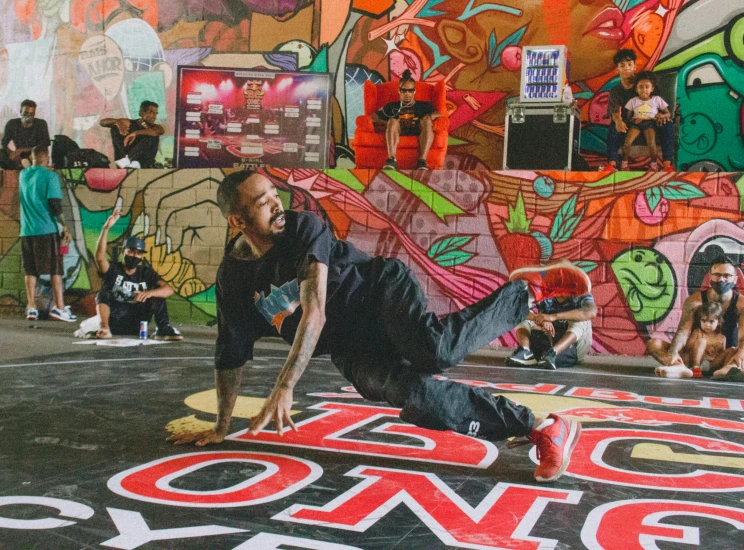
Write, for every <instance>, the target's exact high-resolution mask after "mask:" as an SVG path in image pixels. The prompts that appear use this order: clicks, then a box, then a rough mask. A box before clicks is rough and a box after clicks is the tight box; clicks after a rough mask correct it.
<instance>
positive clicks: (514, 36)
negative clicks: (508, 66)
mask: <svg viewBox="0 0 744 550" xmlns="http://www.w3.org/2000/svg"><path fill="white" fill-rule="evenodd" d="M526 30H527V25H525V26H524V27H522V28H521V29H517V30H516V31H514V32H513V33H511V34H510V35H509V36H507V37H506V38H504V39H503V40H502V41H501V44H499V47H498V49H497V50H496V58H497V59H501V52H503V51H504V48H506V47H507V46H518V45H519V42H520V40H522V37H523V36H524V32H525V31H526Z"/></svg>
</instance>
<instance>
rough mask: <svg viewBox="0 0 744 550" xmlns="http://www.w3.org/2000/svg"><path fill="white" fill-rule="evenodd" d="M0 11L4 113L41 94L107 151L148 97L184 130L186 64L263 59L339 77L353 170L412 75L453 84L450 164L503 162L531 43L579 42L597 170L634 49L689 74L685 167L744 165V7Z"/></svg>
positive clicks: (83, 6) (538, 1) (144, 3)
mask: <svg viewBox="0 0 744 550" xmlns="http://www.w3.org/2000/svg"><path fill="white" fill-rule="evenodd" d="M0 12H1V13H2V15H3V17H2V23H0V74H2V75H3V78H2V79H0V81H2V82H1V83H0V87H1V88H0V114H1V115H2V118H3V119H4V120H7V119H8V118H10V117H11V116H13V115H14V114H15V113H17V111H18V106H19V104H20V101H21V100H23V99H24V98H26V97H30V98H32V99H35V100H36V101H37V102H38V103H39V110H38V112H39V114H40V115H41V116H43V117H44V118H46V119H47V120H48V121H49V122H50V128H51V130H52V133H55V134H56V133H60V134H65V135H69V136H71V137H73V138H74V139H75V140H76V141H78V143H79V144H80V145H81V146H84V147H90V148H94V149H97V150H100V151H105V152H107V153H109V154H110V153H111V149H110V147H111V146H110V143H109V139H108V134H107V133H106V131H105V130H103V129H101V128H100V127H99V126H98V124H97V121H98V120H99V119H100V118H102V117H127V118H131V117H135V116H136V115H137V112H138V105H139V102H141V101H142V100H143V99H144V98H147V99H149V100H153V101H156V102H157V103H159V104H160V116H161V117H163V118H164V120H165V121H167V126H168V127H169V128H170V129H171V131H172V129H173V127H174V125H173V122H174V118H173V117H174V107H175V86H176V84H175V82H174V79H173V74H174V73H175V70H176V67H177V66H178V65H196V64H203V65H209V66H235V67H264V68H269V69H281V70H304V71H330V72H332V73H334V74H335V75H336V79H335V92H334V120H333V136H334V141H335V145H336V147H335V155H336V159H335V160H336V162H337V165H338V167H352V166H353V157H354V153H353V143H352V141H353V139H352V138H353V135H354V129H355V126H356V117H357V116H358V115H360V114H362V111H363V102H362V90H361V86H362V83H363V82H364V81H365V80H372V81H374V82H382V81H386V80H390V79H394V78H397V77H398V76H400V74H401V73H402V72H403V71H404V70H405V69H410V70H411V71H412V73H413V75H414V77H415V78H417V79H423V80H427V81H430V82H436V81H441V80H444V81H445V82H446V83H447V86H448V93H447V100H448V110H449V113H448V114H450V117H451V125H450V129H451V135H450V147H449V154H448V160H447V167H449V168H463V167H468V168H486V169H499V168H501V159H502V150H503V134H504V115H505V110H506V104H507V101H509V100H510V99H512V98H514V97H516V96H518V93H519V79H520V66H521V55H520V51H521V50H520V47H521V46H524V45H530V44H532V45H542V44H565V45H567V47H568V51H569V54H570V56H571V72H570V81H571V84H572V88H573V92H574V97H575V98H576V99H577V101H578V103H579V105H580V106H581V108H582V117H583V120H584V131H583V133H582V140H581V145H582V147H581V149H582V153H583V156H584V158H585V159H586V160H587V161H588V162H589V164H590V165H595V166H596V165H599V164H602V163H604V162H605V149H606V145H605V142H606V135H607V126H608V124H609V118H607V116H606V107H607V97H608V90H609V88H610V87H611V86H613V85H615V84H616V83H617V74H616V71H615V68H614V66H613V63H612V57H613V54H614V53H615V52H616V51H617V50H618V49H619V48H632V49H634V50H635V51H636V52H637V54H638V63H637V67H638V70H641V69H652V70H655V71H659V72H661V73H664V74H666V73H672V74H673V75H675V77H674V78H675V79H676V83H677V85H676V90H673V92H674V93H675V95H676V100H675V98H667V99H671V100H672V102H673V103H677V104H678V105H679V110H678V112H679V114H680V119H679V120H680V127H679V142H678V151H679V153H678V157H679V158H678V166H679V167H680V168H681V169H683V170H686V171H697V170H711V169H722V170H740V169H742V167H744V143H743V142H742V137H741V128H742V120H744V119H742V112H744V109H743V108H742V94H744V48H742V46H741V44H742V36H743V35H744V5H742V3H741V2H740V1H724V0H717V1H703V0H623V1H620V0H614V1H613V0H501V1H500V2H494V3H491V2H480V1H478V2H476V1H475V0H380V1H376V2H372V1H370V0H315V1H310V0H278V1H275V2H262V1H259V0H223V1H222V2H205V1H203V0H188V1H176V0H159V1H158V0H112V1H108V0H107V1H106V2H104V1H103V0H72V1H70V2H61V1H51V2H43V3H39V2H29V1H26V0H13V1H12V2H6V3H5V4H4V7H3V8H0ZM172 156H173V151H172V139H168V138H166V139H163V140H161V150H160V154H159V157H158V160H159V162H161V163H167V159H169V158H172ZM646 162H647V159H646Z"/></svg>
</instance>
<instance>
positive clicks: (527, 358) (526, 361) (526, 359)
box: [506, 347, 537, 367]
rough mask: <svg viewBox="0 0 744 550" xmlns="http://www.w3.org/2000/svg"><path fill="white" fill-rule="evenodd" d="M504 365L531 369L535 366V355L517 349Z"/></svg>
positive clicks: (520, 348)
mask: <svg viewBox="0 0 744 550" xmlns="http://www.w3.org/2000/svg"><path fill="white" fill-rule="evenodd" d="M506 364H507V365H508V366H510V367H531V366H533V365H537V359H535V355H534V354H533V353H532V352H531V351H530V350H528V349H527V348H523V347H519V348H517V351H515V352H514V353H512V354H511V357H509V358H508V359H507V360H506Z"/></svg>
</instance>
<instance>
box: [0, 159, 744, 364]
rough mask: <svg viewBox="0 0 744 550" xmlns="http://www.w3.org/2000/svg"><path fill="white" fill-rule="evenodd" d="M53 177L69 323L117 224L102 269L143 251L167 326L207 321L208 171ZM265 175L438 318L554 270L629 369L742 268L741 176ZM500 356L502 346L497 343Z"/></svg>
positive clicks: (9, 275)
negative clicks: (581, 285) (156, 278)
mask: <svg viewBox="0 0 744 550" xmlns="http://www.w3.org/2000/svg"><path fill="white" fill-rule="evenodd" d="M60 173H61V175H62V176H63V179H64V187H65V200H64V208H65V209H66V212H67V214H66V215H67V219H69V220H73V224H72V227H73V233H74V240H73V243H72V245H71V247H70V252H69V254H68V255H66V256H65V270H66V274H65V288H66V292H67V300H68V302H71V303H72V305H73V309H74V310H75V311H76V312H79V313H80V314H82V315H90V314H92V313H93V312H94V309H95V305H94V296H95V292H96V291H97V290H98V289H99V288H100V284H101V279H100V276H99V275H98V273H97V270H96V267H95V264H94V262H93V260H92V258H93V252H94V249H95V242H96V239H97V237H98V234H99V232H100V229H101V226H102V225H103V223H104V221H105V220H106V218H107V217H108V216H109V215H110V213H111V212H112V210H113V209H114V208H119V209H121V212H122V217H121V218H120V220H119V221H118V222H117V223H116V224H115V225H114V227H113V228H112V230H111V231H110V233H109V247H108V251H109V253H110V254H111V255H112V256H114V255H116V254H118V253H119V249H120V247H121V244H122V243H123V241H124V239H125V238H126V237H128V236H129V235H137V236H139V237H141V238H143V239H145V241H146V242H147V245H148V251H147V256H146V257H147V260H148V261H149V262H150V263H151V264H152V266H153V267H154V268H155V270H156V271H157V272H158V273H160V275H161V276H162V277H163V278H164V279H165V280H166V281H168V282H169V283H170V284H171V285H172V286H173V288H174V289H175V291H176V292H175V294H174V296H172V297H171V298H169V308H170V309H171V311H172V316H173V317H174V318H175V319H176V320H178V321H180V322H191V323H197V324H204V323H210V322H212V321H213V320H214V317H215V301H214V282H215V278H216V271H217V266H218V265H219V263H220V261H221V259H222V250H223V247H224V245H225V243H226V242H227V240H228V238H229V236H230V235H229V229H228V227H227V224H226V222H225V220H224V218H223V217H222V215H221V214H220V212H219V208H218V207H217V205H216V203H215V201H216V190H217V187H218V186H219V183H220V181H221V180H222V178H223V177H224V174H223V173H222V171H220V170H214V169H212V170H208V169H205V170H180V171H178V170H129V171H127V170H105V169H104V170H101V169H93V170H88V171H86V172H83V171H81V170H63V171H61V172H60ZM266 174H267V176H268V177H270V178H272V180H273V181H274V182H275V184H276V185H277V188H278V189H279V192H280V194H281V197H282V201H283V203H284V206H285V207H287V208H293V209H300V210H312V211H315V212H316V213H318V214H319V215H321V216H323V217H324V218H325V219H326V220H327V221H328V222H329V223H330V224H331V225H332V227H333V228H334V230H335V232H336V234H337V235H338V236H339V237H340V238H345V239H349V240H351V241H352V242H354V243H355V244H356V245H357V247H358V248H360V249H361V250H363V251H365V252H367V253H369V254H375V255H383V256H389V257H397V258H400V259H401V260H402V261H404V262H405V263H407V264H408V265H409V266H411V268H412V269H413V271H414V272H415V274H416V276H417V277H418V279H419V280H420V281H421V283H422V285H423V288H424V289H425V291H426V294H427V296H428V298H429V302H430V307H431V309H432V310H434V311H435V312H437V313H439V314H444V313H448V312H450V311H453V310H455V309H459V308H462V307H464V306H466V305H468V304H470V303H473V302H475V301H476V300H478V299H480V298H482V297H483V296H485V295H486V294H488V293H489V292H491V291H493V290H494V289H496V288H497V287H499V286H500V285H502V284H504V283H505V282H506V280H507V278H508V273H509V272H510V271H511V270H513V269H514V268H515V267H519V266H520V265H525V264H534V263H538V262H548V261H552V260H556V259H558V258H567V259H569V260H570V261H572V262H574V263H575V264H576V265H578V266H579V267H581V268H582V269H583V270H584V271H585V272H587V273H588V275H589V277H590V279H591V280H592V285H593V293H594V296H595V300H596V303H597V306H598V308H599V315H598V317H597V319H596V320H595V322H594V323H595V329H594V337H595V340H594V351H595V352H598V353H624V354H641V353H643V351H644V344H645V341H646V339H647V338H649V337H650V336H652V335H653V336H668V335H669V334H670V333H672V332H673V331H674V330H675V329H676V325H677V323H678V321H679V313H680V311H681V306H682V302H683V301H684V299H685V298H686V297H687V296H688V295H689V294H691V293H692V292H695V291H696V290H698V289H699V288H701V287H703V286H705V285H707V280H706V274H707V270H708V262H709V261H710V259H711V258H712V257H714V256H715V255H716V254H718V253H720V252H725V253H726V254H728V255H729V256H730V257H731V258H732V259H734V261H735V262H736V263H737V264H739V265H744V220H743V219H742V215H741V212H742V192H744V175H743V174H741V173H703V172H694V173H682V172H680V173H653V172H622V173H615V174H610V175H608V174H607V173H604V172H527V171H524V172H521V171H520V172H517V171H510V172H496V171H454V170H442V171H434V172H430V173H421V172H410V173H409V172H397V171H377V170H347V169H329V170H327V171H324V172H319V171H314V170H289V169H268V170H267V171H266ZM17 185H18V183H17V173H16V172H4V173H3V180H2V187H0V189H1V190H2V193H1V194H0V244H2V249H1V250H0V276H1V277H2V287H1V288H2V292H1V296H0V305H3V306H6V307H7V306H10V307H11V308H13V307H14V308H15V310H16V311H18V312H21V311H22V304H25V295H24V294H23V292H24V291H23V273H22V270H21V265H20V241H19V240H18V219H19V206H18V189H17ZM743 283H744V276H742V277H740V283H739V284H740V285H742V284H743ZM42 284H43V285H48V282H47V283H43V282H42ZM741 290H744V287H742V289H741ZM43 292H47V293H48V289H43ZM499 343H500V344H502V345H514V343H515V341H514V338H513V335H511V334H506V335H504V336H502V337H501V339H500V342H499Z"/></svg>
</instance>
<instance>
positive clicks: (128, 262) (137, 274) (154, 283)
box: [76, 210, 183, 341]
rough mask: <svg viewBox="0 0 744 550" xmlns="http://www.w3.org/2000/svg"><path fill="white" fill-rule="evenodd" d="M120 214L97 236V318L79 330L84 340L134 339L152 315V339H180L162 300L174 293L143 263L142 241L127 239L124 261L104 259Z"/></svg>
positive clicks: (116, 214) (116, 213) (135, 238)
mask: <svg viewBox="0 0 744 550" xmlns="http://www.w3.org/2000/svg"><path fill="white" fill-rule="evenodd" d="M120 215H121V214H120V212H119V211H118V210H115V211H114V213H113V214H111V216H109V218H108V219H107V220H106V223H104V224H103V229H102V230H101V234H100V235H99V236H98V242H97V243H96V264H97V265H98V272H99V273H100V274H101V276H102V277H103V285H102V286H101V290H100V291H99V292H98V295H97V296H96V311H97V312H98V315H97V316H96V317H97V318H95V317H94V318H93V319H87V320H86V321H84V323H83V324H84V325H86V326H85V327H81V331H83V332H84V334H83V337H96V338H102V339H107V338H111V337H112V336H113V335H132V336H134V335H137V334H139V331H140V322H142V321H149V320H150V319H151V318H152V316H153V314H154V315H155V324H156V325H157V331H156V332H155V335H154V336H153V338H154V339H155V340H172V341H176V340H183V336H182V335H181V333H180V332H179V331H178V330H177V329H175V328H173V327H172V326H171V324H170V318H169V317H168V307H167V305H166V303H165V299H166V298H167V297H168V296H170V295H172V294H173V288H172V287H171V286H170V285H169V284H168V283H166V282H165V281H164V280H163V279H162V278H161V277H160V275H158V273H157V272H156V271H155V270H154V269H153V268H152V267H150V265H148V264H143V263H142V259H143V256H144V254H145V251H146V247H145V241H143V240H142V239H140V238H137V237H129V238H128V239H127V240H126V241H125V242H124V257H123V260H124V261H123V262H118V261H113V262H110V261H109V260H108V259H107V258H106V244H107V243H108V232H109V229H111V227H112V226H113V225H114V224H115V223H116V221H117V220H118V219H119V217H120ZM76 335H80V334H78V333H76Z"/></svg>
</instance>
